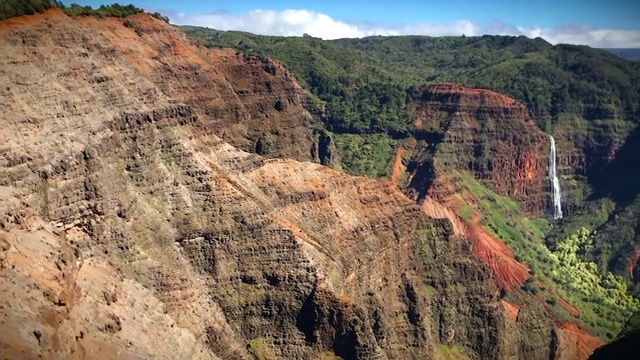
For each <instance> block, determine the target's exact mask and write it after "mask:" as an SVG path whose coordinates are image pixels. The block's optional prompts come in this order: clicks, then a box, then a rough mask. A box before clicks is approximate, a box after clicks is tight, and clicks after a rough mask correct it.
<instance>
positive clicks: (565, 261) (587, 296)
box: [457, 172, 640, 339]
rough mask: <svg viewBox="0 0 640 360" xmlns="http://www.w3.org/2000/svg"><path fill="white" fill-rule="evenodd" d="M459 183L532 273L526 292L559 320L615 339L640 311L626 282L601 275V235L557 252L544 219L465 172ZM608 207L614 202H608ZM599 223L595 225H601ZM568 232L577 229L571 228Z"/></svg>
mask: <svg viewBox="0 0 640 360" xmlns="http://www.w3.org/2000/svg"><path fill="white" fill-rule="evenodd" d="M457 183H458V185H459V186H461V187H462V188H465V189H467V190H468V191H470V192H471V193H472V194H473V195H474V197H475V198H476V199H477V200H478V204H479V207H480V210H481V213H482V214H483V215H484V219H485V221H484V225H485V227H486V228H487V230H489V231H491V232H493V233H494V234H495V235H496V236H498V237H499V238H500V239H502V240H503V241H504V242H505V243H506V244H507V245H509V247H511V248H512V249H513V250H514V251H515V252H516V253H517V254H518V256H519V258H521V259H522V261H524V262H526V263H527V264H529V266H530V267H531V269H532V275H533V276H532V277H531V278H530V279H529V280H528V281H527V282H526V283H525V284H524V286H523V290H525V291H527V292H529V293H531V294H532V295H536V296H538V297H540V298H542V299H546V300H545V301H546V303H547V304H548V305H549V306H550V309H551V310H552V311H553V312H554V314H555V315H556V317H558V318H559V319H564V320H565V321H566V320H572V321H577V322H581V323H583V324H585V325H586V326H588V327H589V328H591V329H592V330H593V331H594V332H595V333H596V334H598V335H599V336H601V337H603V338H608V339H611V338H612V337H613V336H614V334H617V333H618V332H619V330H620V329H621V328H622V326H623V324H624V323H625V321H626V320H627V318H628V317H629V316H630V315H631V313H632V312H633V311H636V310H640V300H638V299H636V298H634V297H633V296H631V295H630V294H629V293H628V291H627V284H626V281H625V279H624V278H622V277H620V276H617V275H614V274H612V273H610V272H607V271H605V272H602V271H601V270H600V269H599V268H598V266H597V265H596V264H595V263H594V262H592V261H589V260H586V258H587V255H588V254H590V253H591V252H592V251H593V250H594V249H595V246H594V244H595V241H596V239H598V233H597V232H592V231H589V230H588V229H586V228H579V229H577V230H576V231H574V232H572V233H569V234H568V235H567V236H566V237H564V238H562V239H561V240H560V241H557V242H556V243H555V245H554V248H553V251H552V250H549V249H548V248H547V247H546V246H545V244H544V241H543V239H544V234H545V233H546V232H547V228H548V226H549V225H548V223H547V221H546V220H544V219H529V218H527V217H525V216H524V215H523V214H522V213H521V211H520V209H519V205H518V204H517V203H515V202H514V201H513V200H511V199H509V198H507V197H503V196H499V195H497V194H495V193H494V192H493V191H491V190H489V189H488V188H487V187H486V186H484V185H483V184H482V183H481V182H480V181H478V180H476V179H474V178H473V176H472V175H471V174H468V173H465V172H461V173H459V174H458V177H457ZM601 206H603V207H604V208H606V207H607V206H610V204H609V203H607V202H603V203H601ZM597 223H598V220H597V219H595V220H594V224H597ZM565 229H574V227H572V226H567V227H566V228H565ZM555 294H557V295H558V296H560V297H561V298H563V299H565V300H567V301H568V302H569V303H570V304H572V305H573V306H575V307H577V308H578V309H580V312H581V313H580V314H579V316H577V317H574V316H573V315H571V314H570V313H569V312H568V311H567V309H566V308H565V307H564V306H563V305H562V304H560V303H559V302H558V301H557V300H551V298H555Z"/></svg>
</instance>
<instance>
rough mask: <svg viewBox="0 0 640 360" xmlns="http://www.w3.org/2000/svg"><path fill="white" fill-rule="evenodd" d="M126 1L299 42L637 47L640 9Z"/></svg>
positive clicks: (518, 2)
mask: <svg viewBox="0 0 640 360" xmlns="http://www.w3.org/2000/svg"><path fill="white" fill-rule="evenodd" d="M75 2H77V3H79V4H81V5H91V6H94V7H97V6H99V5H100V4H102V3H105V2H104V1H99V0H75ZM130 2H132V3H133V4H135V5H137V6H139V7H142V8H145V9H146V10H153V11H155V10H157V11H160V12H162V13H164V14H166V15H168V16H169V18H170V19H171V21H172V22H173V23H176V24H193V25H200V26H208V27H213V28H218V29H222V30H245V31H251V32H256V33H264V34H275V35H301V33H299V32H300V31H303V32H307V33H309V34H311V35H314V36H320V37H323V38H335V37H357V36H366V35H374V34H381V35H400V34H409V33H415V34H425V35H433V36H439V35H458V34H462V33H465V34H466V35H483V34H484V33H489V34H503V35H506V34H509V35H526V36H530V37H535V36H541V37H543V38H545V39H547V40H548V41H550V42H552V43H558V42H569V43H583V44H587V45H592V46H598V47H608V46H611V47H636V45H637V46H639V47H640V4H638V1H637V0H609V1H606V0H604V1H603V0H599V1H598V0H582V1H574V0H572V1H567V0H555V1H553V0H526V1H525V0H511V1H505V0H502V1H497V0H484V1H471V0H467V1H465V0H457V1H445V0H438V1H425V0H423V1H418V0H395V1H382V0H368V1H363V0H359V1H348V0H342V1H336V0H315V1H309V0H298V1H292V0H289V1H285V0H272V1H268V0H263V1H253V0H235V1H228V0H213V1H196V0H163V1H158V0H155V1H153V0H130ZM68 3H70V2H67V4H68ZM106 3H110V1H107V2H106ZM121 3H127V1H121ZM257 10H263V11H262V12H257ZM292 10H296V11H292ZM314 32H315V33H314Z"/></svg>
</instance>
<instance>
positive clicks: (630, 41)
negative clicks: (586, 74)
mask: <svg viewBox="0 0 640 360" xmlns="http://www.w3.org/2000/svg"><path fill="white" fill-rule="evenodd" d="M164 13H165V14H167V15H168V16H169V18H170V20H171V22H172V23H174V24H178V25H194V26H203V27H209V28H213V29H218V30H240V31H247V32H251V33H255V34H262V35H280V36H301V35H302V34H304V33H307V34H309V35H311V36H315V37H320V38H323V39H338V38H359V37H365V36H372V35H429V36H447V35H463V34H464V35H466V36H480V35H486V34H489V35H513V36H518V35H525V36H527V37H530V38H535V37H541V38H543V39H545V40H546V41H548V42H550V43H552V44H558V43H565V44H579V45H589V46H591V47H596V48H640V30H621V29H598V28H595V27H592V26H586V25H565V26H559V27H554V28H546V29H543V28H538V27H530V28H525V27H520V26H517V25H511V24H507V23H505V22H502V21H492V22H490V23H487V24H478V23H474V22H472V21H469V20H464V19H461V20H458V21H456V22H454V23H429V22H424V23H417V24H402V25H394V24H386V23H373V22H347V21H340V20H335V19H333V18H331V17H330V16H329V15H326V14H323V13H319V12H314V11H309V10H304V9H289V10H282V11H274V10H260V9H257V10H252V11H249V12H246V13H239V14H236V13H230V12H227V11H216V12H213V13H202V14H184V13H176V12H170V11H169V12H166V11H165V12H164Z"/></svg>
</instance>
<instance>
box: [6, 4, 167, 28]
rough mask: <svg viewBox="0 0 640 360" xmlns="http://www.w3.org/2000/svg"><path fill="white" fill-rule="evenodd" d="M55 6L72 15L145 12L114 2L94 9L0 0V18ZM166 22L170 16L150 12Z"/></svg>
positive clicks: (122, 16) (113, 14) (42, 10)
mask: <svg viewBox="0 0 640 360" xmlns="http://www.w3.org/2000/svg"><path fill="white" fill-rule="evenodd" d="M53 7H57V8H60V9H62V11H63V12H64V13H65V14H67V15H69V16H71V17H78V16H97V17H101V18H102V17H119V18H125V17H127V16H130V15H135V14H139V13H143V12H144V10H143V9H141V8H138V7H136V6H134V5H131V4H129V5H120V4H118V3H114V4H111V5H101V6H100V7H99V8H97V9H94V8H92V7H91V6H81V5H78V4H75V3H74V4H71V5H70V6H68V7H67V6H65V5H64V4H63V3H62V1H58V0H3V1H0V20H4V19H8V18H11V17H16V16H21V15H32V14H35V13H39V12H44V11H47V10H49V9H51V8H53ZM150 15H151V16H154V17H156V18H158V19H161V20H163V21H165V22H167V23H168V22H169V18H167V17H166V16H163V15H162V14H160V13H157V12H156V13H153V14H150Z"/></svg>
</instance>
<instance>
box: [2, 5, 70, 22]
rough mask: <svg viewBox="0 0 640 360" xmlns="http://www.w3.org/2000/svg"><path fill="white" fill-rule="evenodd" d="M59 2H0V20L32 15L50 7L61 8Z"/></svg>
mask: <svg viewBox="0 0 640 360" xmlns="http://www.w3.org/2000/svg"><path fill="white" fill-rule="evenodd" d="M63 6H64V5H62V3H61V2H60V1H56V0H3V1H0V20H4V19H8V18H12V17H16V16H21V15H32V14H35V13H39V12H43V11H47V10H49V9H51V8H52V7H59V8H61V7H63Z"/></svg>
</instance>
